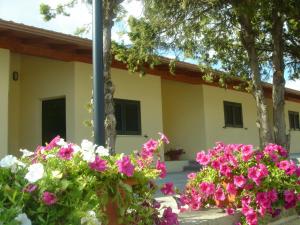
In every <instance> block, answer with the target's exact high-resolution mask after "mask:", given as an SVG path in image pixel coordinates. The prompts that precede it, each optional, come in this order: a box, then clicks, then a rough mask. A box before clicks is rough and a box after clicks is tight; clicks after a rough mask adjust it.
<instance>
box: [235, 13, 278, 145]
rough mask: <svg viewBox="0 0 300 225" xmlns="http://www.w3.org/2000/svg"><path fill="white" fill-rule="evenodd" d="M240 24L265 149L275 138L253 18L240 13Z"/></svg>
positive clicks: (260, 133) (261, 139)
mask: <svg viewBox="0 0 300 225" xmlns="http://www.w3.org/2000/svg"><path fill="white" fill-rule="evenodd" d="M239 22H240V24H241V32H240V38H241V42H242V44H243V46H244V47H245V49H246V51H247V54H248V58H249V64H250V68H251V78H252V83H253V89H252V92H253V96H254V98H255V101H256V107H257V117H258V121H257V124H258V128H259V138H260V146H261V147H264V146H265V145H266V144H268V143H271V142H273V136H272V132H271V128H270V121H269V114H268V106H267V104H266V100H265V96H264V91H263V87H262V82H261V73H260V69H259V62H258V55H257V50H256V48H255V33H254V31H253V28H252V24H251V18H250V17H249V15H247V14H246V13H245V12H244V11H240V12H239Z"/></svg>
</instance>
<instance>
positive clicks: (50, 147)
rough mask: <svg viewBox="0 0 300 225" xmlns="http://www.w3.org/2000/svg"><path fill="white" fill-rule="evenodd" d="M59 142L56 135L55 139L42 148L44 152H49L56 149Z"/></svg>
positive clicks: (58, 137)
mask: <svg viewBox="0 0 300 225" xmlns="http://www.w3.org/2000/svg"><path fill="white" fill-rule="evenodd" d="M59 141H60V136H59V135H57V136H56V137H55V138H53V139H52V140H51V141H50V143H49V144H47V145H46V147H45V148H44V150H51V149H53V148H55V147H57V146H58V145H57V143H58V142H59Z"/></svg>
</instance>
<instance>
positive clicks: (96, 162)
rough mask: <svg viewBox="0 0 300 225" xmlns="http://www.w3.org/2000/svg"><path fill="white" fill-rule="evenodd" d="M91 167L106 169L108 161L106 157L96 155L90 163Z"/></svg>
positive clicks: (100, 170) (97, 169)
mask: <svg viewBox="0 0 300 225" xmlns="http://www.w3.org/2000/svg"><path fill="white" fill-rule="evenodd" d="M90 168H91V169H92V170H96V171H99V172H102V171H105V170H106V168H107V162H106V161H105V160H104V159H101V157H99V156H96V157H95V160H94V161H93V162H91V163H90Z"/></svg>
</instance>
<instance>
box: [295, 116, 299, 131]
mask: <svg viewBox="0 0 300 225" xmlns="http://www.w3.org/2000/svg"><path fill="white" fill-rule="evenodd" d="M295 123H296V124H295V128H296V129H299V128H300V127H299V113H297V115H296V117H295Z"/></svg>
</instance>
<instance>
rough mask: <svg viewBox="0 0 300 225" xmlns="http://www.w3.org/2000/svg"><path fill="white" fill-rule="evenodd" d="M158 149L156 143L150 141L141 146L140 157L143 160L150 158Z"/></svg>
mask: <svg viewBox="0 0 300 225" xmlns="http://www.w3.org/2000/svg"><path fill="white" fill-rule="evenodd" d="M157 148H158V142H157V141H155V140H153V139H150V140H149V141H147V142H146V143H145V144H143V149H142V151H141V156H142V158H143V159H147V158H152V157H153V154H154V152H155V151H156V149H157Z"/></svg>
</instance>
